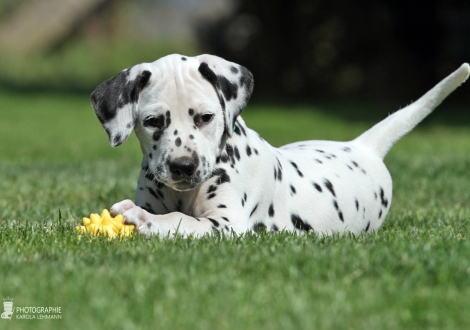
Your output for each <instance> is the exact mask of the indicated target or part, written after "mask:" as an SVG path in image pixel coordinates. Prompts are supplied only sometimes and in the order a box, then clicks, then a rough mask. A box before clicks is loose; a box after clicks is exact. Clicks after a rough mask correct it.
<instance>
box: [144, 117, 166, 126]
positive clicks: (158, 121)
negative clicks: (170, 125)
mask: <svg viewBox="0 0 470 330" xmlns="http://www.w3.org/2000/svg"><path fill="white" fill-rule="evenodd" d="M163 124H164V118H163V116H158V117H147V118H145V119H144V127H151V128H162V127H163Z"/></svg>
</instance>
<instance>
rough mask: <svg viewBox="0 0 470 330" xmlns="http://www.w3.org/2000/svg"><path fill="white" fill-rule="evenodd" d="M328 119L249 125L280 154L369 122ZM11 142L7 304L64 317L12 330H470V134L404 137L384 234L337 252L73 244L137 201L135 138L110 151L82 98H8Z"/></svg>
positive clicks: (346, 135) (254, 117)
mask: <svg viewBox="0 0 470 330" xmlns="http://www.w3.org/2000/svg"><path fill="white" fill-rule="evenodd" d="M444 106H445V105H444ZM318 110H319V111H315V109H314V108H307V107H297V108H294V109H288V108H287V107H272V106H262V105H252V106H249V108H248V109H246V110H245V112H244V119H245V121H246V122H247V124H248V125H249V126H250V127H252V128H254V129H255V130H257V131H258V132H260V134H261V135H262V136H263V137H265V138H266V139H267V140H268V141H270V142H271V143H272V144H274V145H281V144H284V143H288V142H292V141H296V140H305V139H334V140H347V139H352V138H354V137H355V136H357V135H358V134H359V133H360V132H362V131H363V130H365V129H366V128H367V127H369V126H370V125H371V124H372V122H354V121H351V120H341V119H339V118H340V117H336V116H329V115H328V109H327V108H321V109H318ZM441 110H442V109H441ZM437 111H439V110H437ZM436 115H438V114H436ZM267 118H269V120H267ZM0 141H1V142H0V297H2V298H6V297H11V298H13V299H14V304H15V306H22V307H25V306H60V307H62V319H61V320H19V319H15V318H13V319H12V320H11V321H7V320H3V319H0V328H2V329H30V328H35V329H65V328H66V329H82V328H89V329H100V328H102V329H108V328H112V329H141V328H148V329H261V328H264V329H276V328H279V329H281V328H282V329H343V328H347V329H353V328H356V329H423V328H426V329H467V328H469V327H470V318H469V317H468V297H469V296H470V242H469V240H467V236H468V232H469V230H468V228H469V224H470V221H469V219H470V206H469V204H468V203H469V201H470V171H469V169H470V127H468V126H465V125H459V126H444V125H439V124H438V122H437V123H436V122H434V123H431V124H429V123H428V124H426V125H423V126H420V127H418V128H417V129H416V130H415V131H413V132H412V133H410V134H409V135H408V136H406V137H405V138H404V139H403V140H402V141H400V142H399V143H398V144H397V145H396V146H395V147H394V149H392V152H391V153H390V154H389V155H388V156H387V158H386V163H387V165H388V167H389V169H390V171H391V174H392V177H393V178H394V196H393V202H392V208H391V211H390V214H389V216H388V218H387V220H386V222H385V224H384V226H383V228H382V229H381V230H380V231H378V232H377V233H375V234H372V235H368V236H358V237H354V236H348V235H346V236H343V237H338V236H334V237H328V238H318V237H316V236H315V235H305V236H297V235H294V234H290V233H280V234H269V233H264V234H262V235H260V236H254V235H247V236H246V237H243V238H235V239H228V238H225V237H212V238H204V239H201V240H195V239H181V238H177V239H174V240H159V239H152V240H146V239H145V238H142V237H133V238H131V239H126V240H123V241H122V242H118V241H113V242H108V241H107V240H106V239H100V238H97V239H92V240H91V241H90V240H89V239H83V238H82V239H81V240H78V239H77V235H76V233H75V232H74V226H75V225H77V224H79V223H80V220H81V217H83V216H86V215H88V214H89V213H91V212H96V211H100V210H101V209H102V208H105V207H109V206H110V205H112V204H113V203H114V202H116V201H119V200H121V199H124V198H133V196H134V192H135V182H136V178H137V174H138V170H139V165H140V154H139V153H140V151H139V145H138V141H137V140H136V138H135V136H132V137H131V139H130V140H129V141H127V142H126V143H125V144H123V145H122V146H120V147H119V148H116V149H112V148H110V147H109V145H108V142H107V136H106V134H105V132H104V131H103V130H102V129H101V126H100V124H99V123H98V121H97V120H96V118H95V116H94V114H93V111H92V109H91V107H90V105H89V102H88V99H87V97H86V96H60V95H26V94H6V93H0ZM1 307H2V306H1V305H0V312H2V311H3V310H1Z"/></svg>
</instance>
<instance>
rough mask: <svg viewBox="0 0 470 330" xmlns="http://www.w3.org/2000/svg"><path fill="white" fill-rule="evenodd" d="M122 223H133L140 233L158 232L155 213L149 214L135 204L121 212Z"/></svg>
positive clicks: (154, 233)
mask: <svg viewBox="0 0 470 330" xmlns="http://www.w3.org/2000/svg"><path fill="white" fill-rule="evenodd" d="M122 215H123V218H124V223H125V224H128V225H134V226H135V228H136V230H138V231H139V233H140V234H142V235H145V236H153V235H156V234H158V232H159V230H158V224H157V221H156V220H157V219H154V218H155V217H157V216H156V215H153V214H150V213H148V212H147V211H145V210H144V209H142V208H140V207H139V206H135V205H134V207H132V208H130V209H128V210H127V211H125V212H124V213H123V214H122Z"/></svg>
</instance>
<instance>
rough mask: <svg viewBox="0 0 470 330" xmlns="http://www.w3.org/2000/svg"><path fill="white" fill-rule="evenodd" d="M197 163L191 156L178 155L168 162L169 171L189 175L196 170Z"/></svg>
mask: <svg viewBox="0 0 470 330" xmlns="http://www.w3.org/2000/svg"><path fill="white" fill-rule="evenodd" d="M196 167H197V164H196V163H195V162H194V161H193V159H192V158H191V157H180V158H176V159H174V160H173V161H172V162H171V163H170V172H171V173H172V174H174V175H177V176H191V175H193V174H194V171H196Z"/></svg>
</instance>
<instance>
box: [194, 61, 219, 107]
mask: <svg viewBox="0 0 470 330" xmlns="http://www.w3.org/2000/svg"><path fill="white" fill-rule="evenodd" d="M198 70H199V73H201V75H202V76H203V77H204V78H205V79H206V80H207V81H209V82H210V83H211V84H212V86H214V88H215V90H216V92H217V95H218V97H219V102H220V105H221V106H222V109H224V110H225V101H224V99H223V98H222V96H221V95H220V94H219V90H220V82H219V79H218V77H217V75H216V74H215V72H214V71H212V69H211V68H209V65H208V64H207V63H206V62H202V63H201V65H199V68H198Z"/></svg>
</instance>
